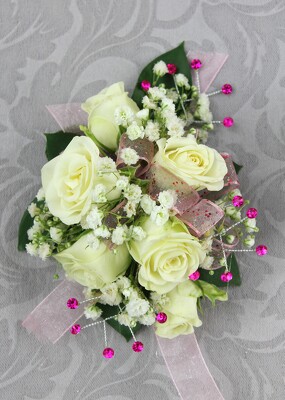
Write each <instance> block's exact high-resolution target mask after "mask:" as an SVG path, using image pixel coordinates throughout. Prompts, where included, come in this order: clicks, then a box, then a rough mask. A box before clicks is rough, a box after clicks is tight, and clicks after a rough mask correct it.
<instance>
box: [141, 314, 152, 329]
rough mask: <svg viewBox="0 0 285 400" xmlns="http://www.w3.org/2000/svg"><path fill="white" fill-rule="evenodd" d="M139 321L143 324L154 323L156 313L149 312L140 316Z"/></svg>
mask: <svg viewBox="0 0 285 400" xmlns="http://www.w3.org/2000/svg"><path fill="white" fill-rule="evenodd" d="M139 323H140V324H142V325H147V326H150V325H153V324H154V323H155V314H154V313H150V312H148V313H147V314H145V315H143V316H141V317H140V318H139Z"/></svg>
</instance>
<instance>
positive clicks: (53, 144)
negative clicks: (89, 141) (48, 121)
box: [45, 131, 78, 161]
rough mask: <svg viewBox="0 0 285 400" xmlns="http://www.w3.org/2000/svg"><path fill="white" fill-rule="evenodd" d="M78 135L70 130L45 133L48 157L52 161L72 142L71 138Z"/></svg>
mask: <svg viewBox="0 0 285 400" xmlns="http://www.w3.org/2000/svg"><path fill="white" fill-rule="evenodd" d="M75 136H78V135H77V134H75V133H70V132H63V131H59V132H55V133H45V137H46V141H47V142H46V157H47V159H48V160H49V161H50V160H52V159H53V158H54V157H56V156H58V155H59V154H60V153H61V152H62V151H63V150H64V149H65V148H66V147H67V146H68V145H69V143H70V142H71V140H72V139H73V138H74V137H75Z"/></svg>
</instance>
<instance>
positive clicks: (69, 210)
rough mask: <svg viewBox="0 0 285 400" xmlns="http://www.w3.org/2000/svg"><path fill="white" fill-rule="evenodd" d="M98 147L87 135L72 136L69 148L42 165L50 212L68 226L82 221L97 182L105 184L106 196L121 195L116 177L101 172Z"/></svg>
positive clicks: (108, 197) (111, 197)
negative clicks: (117, 187)
mask: <svg viewBox="0 0 285 400" xmlns="http://www.w3.org/2000/svg"><path fill="white" fill-rule="evenodd" d="M99 157H100V156H99V150H98V148H97V146H96V145H95V143H94V142H93V141H92V140H91V139H90V138H87V137H85V136H80V137H79V136H78V137H75V138H74V139H72V141H71V142H70V143H69V145H68V146H67V147H66V149H65V150H64V151H63V152H62V153H61V154H60V155H59V156H57V157H55V158H53V159H52V160H51V161H49V162H48V163H47V164H45V165H44V166H43V168H42V185H43V189H44V192H45V196H46V203H47V205H48V208H49V210H50V212H51V213H52V214H53V215H54V216H56V217H58V218H59V219H60V220H61V221H62V222H64V223H65V224H66V225H72V224H77V223H79V222H80V220H81V218H82V216H84V215H85V214H86V213H87V212H88V211H89V209H90V207H91V202H92V191H93V190H94V187H95V186H96V185H97V184H103V185H105V186H106V191H107V192H109V191H110V193H108V195H107V199H108V200H112V199H114V198H116V197H118V196H119V195H120V190H118V189H115V190H111V189H112V188H113V187H115V186H116V182H117V178H116V176H115V175H114V174H113V173H111V174H104V175H103V176H99V175H98V167H97V166H98V161H99Z"/></svg>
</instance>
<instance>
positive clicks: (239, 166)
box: [233, 162, 243, 174]
mask: <svg viewBox="0 0 285 400" xmlns="http://www.w3.org/2000/svg"><path fill="white" fill-rule="evenodd" d="M233 164H234V167H235V170H236V173H237V174H238V173H239V171H240V170H241V169H242V168H243V166H242V165H239V164H237V163H235V162H234V163H233Z"/></svg>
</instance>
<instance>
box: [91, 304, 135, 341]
mask: <svg viewBox="0 0 285 400" xmlns="http://www.w3.org/2000/svg"><path fill="white" fill-rule="evenodd" d="M96 305H97V306H98V307H99V308H101V310H102V311H103V313H102V318H104V319H106V318H109V317H112V316H115V315H117V314H119V313H120V309H119V307H118V306H109V305H107V304H100V303H97V304H96ZM123 307H124V305H123V304H121V308H123ZM106 322H107V323H108V324H109V325H111V327H112V328H114V329H115V330H116V331H117V332H119V333H120V334H121V335H122V336H124V338H125V339H126V341H127V342H128V341H129V340H130V339H131V338H132V334H131V331H130V329H129V328H128V327H127V326H125V325H121V324H119V322H118V321H117V320H116V319H115V318H111V319H108V321H106ZM140 328H141V324H139V323H137V325H136V326H135V327H134V328H132V331H133V332H134V333H136V332H137V331H138V330H139V329H140Z"/></svg>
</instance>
